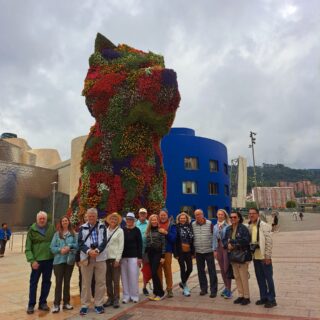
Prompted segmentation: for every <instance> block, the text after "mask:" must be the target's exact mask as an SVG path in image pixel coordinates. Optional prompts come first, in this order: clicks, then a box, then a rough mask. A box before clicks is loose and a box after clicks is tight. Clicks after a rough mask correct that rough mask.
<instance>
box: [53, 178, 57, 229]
mask: <svg viewBox="0 0 320 320" xmlns="http://www.w3.org/2000/svg"><path fill="white" fill-rule="evenodd" d="M51 184H52V218H51V221H52V224H53V225H54V207H55V202H56V185H57V184H58V182H57V181H53V182H51Z"/></svg>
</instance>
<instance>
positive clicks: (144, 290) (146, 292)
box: [142, 288, 149, 297]
mask: <svg viewBox="0 0 320 320" xmlns="http://www.w3.org/2000/svg"><path fill="white" fill-rule="evenodd" d="M142 292H143V294H144V295H145V296H146V297H147V296H148V295H149V291H148V289H147V288H143V289H142Z"/></svg>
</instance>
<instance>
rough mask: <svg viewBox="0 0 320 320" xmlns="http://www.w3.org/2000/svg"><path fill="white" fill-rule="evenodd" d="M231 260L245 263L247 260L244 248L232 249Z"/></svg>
mask: <svg viewBox="0 0 320 320" xmlns="http://www.w3.org/2000/svg"><path fill="white" fill-rule="evenodd" d="M229 260H230V262H235V263H245V262H246V251H242V250H238V249H236V250H232V251H231V252H230V253H229Z"/></svg>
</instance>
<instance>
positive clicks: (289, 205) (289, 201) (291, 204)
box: [286, 200, 297, 208]
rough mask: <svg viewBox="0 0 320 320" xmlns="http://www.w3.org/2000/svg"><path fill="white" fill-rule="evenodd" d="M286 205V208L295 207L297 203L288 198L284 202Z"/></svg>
mask: <svg viewBox="0 0 320 320" xmlns="http://www.w3.org/2000/svg"><path fill="white" fill-rule="evenodd" d="M286 207H287V208H296V207H297V203H296V202H295V201H294V200H288V201H287V203H286Z"/></svg>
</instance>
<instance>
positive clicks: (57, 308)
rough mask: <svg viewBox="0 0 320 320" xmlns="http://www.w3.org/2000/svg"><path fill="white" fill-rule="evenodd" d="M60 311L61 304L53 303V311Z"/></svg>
mask: <svg viewBox="0 0 320 320" xmlns="http://www.w3.org/2000/svg"><path fill="white" fill-rule="evenodd" d="M59 311H60V306H57V305H53V308H52V313H58V312H59Z"/></svg>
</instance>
